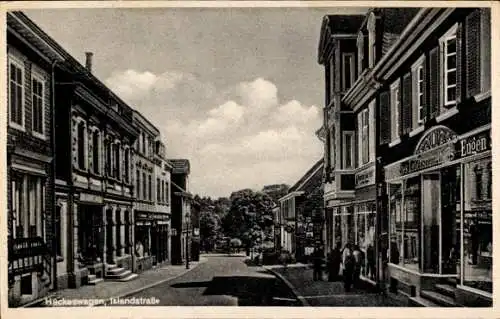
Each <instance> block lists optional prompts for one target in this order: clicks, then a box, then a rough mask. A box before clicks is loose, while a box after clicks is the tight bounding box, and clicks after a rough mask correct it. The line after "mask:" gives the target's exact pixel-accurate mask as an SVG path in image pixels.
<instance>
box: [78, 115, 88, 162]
mask: <svg viewBox="0 0 500 319" xmlns="http://www.w3.org/2000/svg"><path fill="white" fill-rule="evenodd" d="M80 125H83V133H82V136H80V134H79V131H80ZM80 138H83V141H81V143H82V146H83V147H82V148H83V150H81V149H80ZM76 139H77V147H76V150H77V163H76V164H77V168H78V169H79V170H81V171H85V170H86V169H87V168H88V158H87V156H88V149H87V147H88V143H87V141H88V136H87V122H86V121H85V120H84V119H82V118H79V119H78V121H77V122H76ZM80 152H83V153H82V155H81V156H82V164H83V167H82V166H80Z"/></svg>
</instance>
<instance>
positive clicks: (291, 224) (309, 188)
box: [279, 159, 324, 261]
mask: <svg viewBox="0 0 500 319" xmlns="http://www.w3.org/2000/svg"><path fill="white" fill-rule="evenodd" d="M323 164H324V161H323V159H321V160H319V161H318V162H316V163H315V164H314V165H313V166H312V167H311V168H310V169H309V170H308V171H307V172H306V174H305V175H304V176H302V177H301V178H300V179H299V180H298V181H297V182H296V183H295V184H294V185H293V186H292V187H290V189H289V191H288V194H286V195H285V196H283V197H281V198H280V199H279V202H280V213H281V212H283V222H282V225H283V230H284V234H283V239H284V240H283V249H284V250H288V251H289V252H291V253H293V254H294V256H295V259H296V260H297V261H305V260H307V259H308V258H309V256H310V255H311V254H312V252H313V250H314V248H315V247H317V246H321V245H323V241H324V239H323V223H324V219H323V205H322V204H323V201H322V196H321V195H320V194H319V193H318V190H319V189H321V187H322V176H323Z"/></svg>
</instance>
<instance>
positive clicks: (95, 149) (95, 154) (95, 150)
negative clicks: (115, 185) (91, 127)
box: [92, 130, 101, 174]
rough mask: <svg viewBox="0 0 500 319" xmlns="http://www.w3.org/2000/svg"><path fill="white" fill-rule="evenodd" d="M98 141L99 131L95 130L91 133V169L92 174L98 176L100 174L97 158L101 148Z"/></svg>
mask: <svg viewBox="0 0 500 319" xmlns="http://www.w3.org/2000/svg"><path fill="white" fill-rule="evenodd" d="M100 146H101V145H100V140H99V131H98V130H95V131H94V132H92V167H93V169H94V173H96V174H99V173H100V167H99V156H100V154H101V152H100V151H101V147H100Z"/></svg>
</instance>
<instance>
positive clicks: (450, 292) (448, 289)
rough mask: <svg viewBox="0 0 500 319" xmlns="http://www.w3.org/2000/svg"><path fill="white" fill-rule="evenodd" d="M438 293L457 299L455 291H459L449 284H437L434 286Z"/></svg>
mask: <svg viewBox="0 0 500 319" xmlns="http://www.w3.org/2000/svg"><path fill="white" fill-rule="evenodd" d="M434 288H435V290H436V292H439V293H440V294H443V295H445V296H447V297H450V298H453V299H454V298H455V290H457V289H456V288H455V287H454V286H451V285H447V284H437V285H435V286H434Z"/></svg>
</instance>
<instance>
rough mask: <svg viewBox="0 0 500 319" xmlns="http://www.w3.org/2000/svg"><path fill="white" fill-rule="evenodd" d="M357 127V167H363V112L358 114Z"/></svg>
mask: <svg viewBox="0 0 500 319" xmlns="http://www.w3.org/2000/svg"><path fill="white" fill-rule="evenodd" d="M357 124H358V126H357V130H356V131H357V132H358V138H357V140H358V147H357V148H358V152H357V153H358V157H357V160H358V167H359V166H362V165H363V112H362V111H361V112H359V113H358V123H357Z"/></svg>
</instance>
